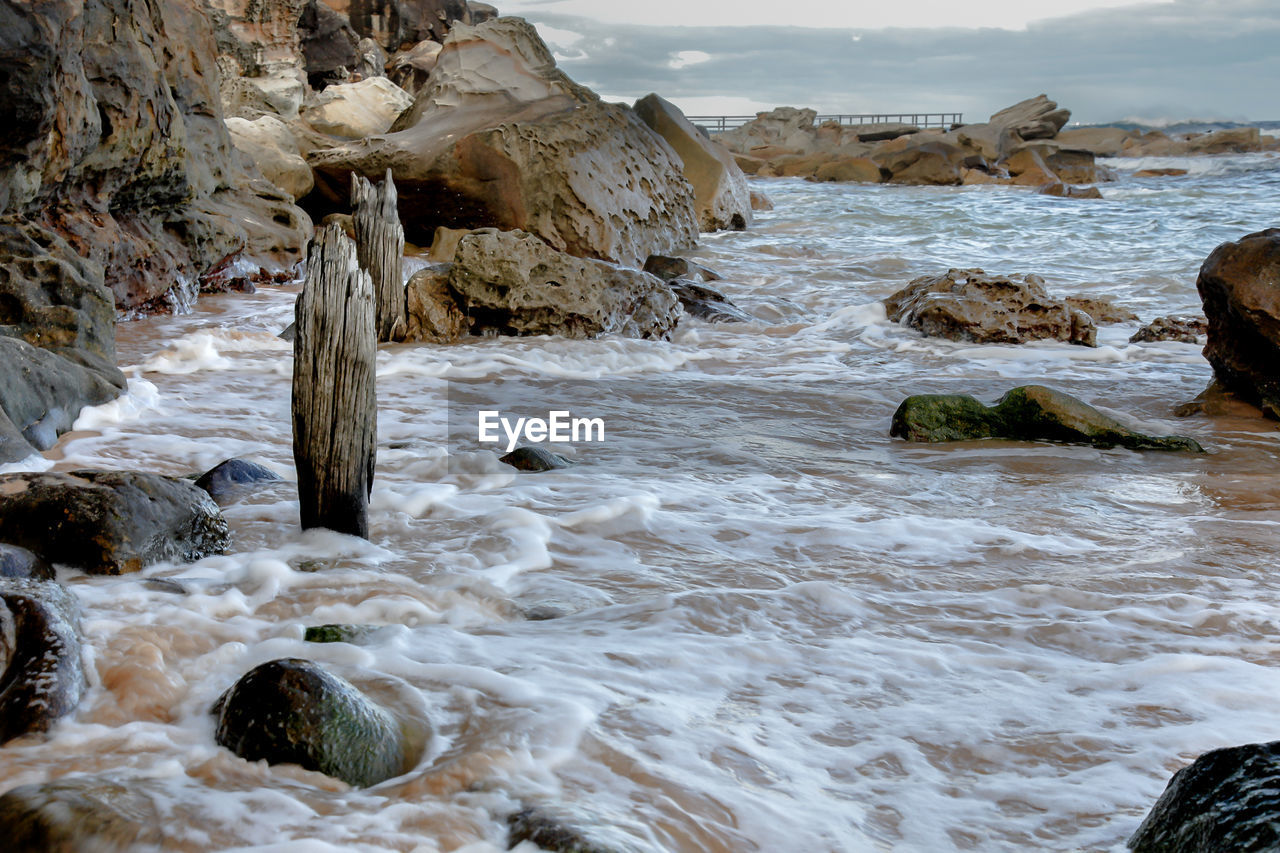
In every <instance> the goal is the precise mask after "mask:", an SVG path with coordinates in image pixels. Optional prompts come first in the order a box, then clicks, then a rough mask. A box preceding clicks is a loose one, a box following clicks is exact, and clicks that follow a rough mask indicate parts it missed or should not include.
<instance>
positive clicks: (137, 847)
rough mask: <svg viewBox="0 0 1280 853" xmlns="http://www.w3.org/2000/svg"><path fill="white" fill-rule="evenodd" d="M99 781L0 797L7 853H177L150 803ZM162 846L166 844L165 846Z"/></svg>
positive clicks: (65, 782)
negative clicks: (145, 852) (150, 852)
mask: <svg viewBox="0 0 1280 853" xmlns="http://www.w3.org/2000/svg"><path fill="white" fill-rule="evenodd" d="M140 787H141V786H140V785H139V783H138V782H137V780H130V781H129V782H128V783H127V784H125V783H122V782H119V781H113V780H109V779H105V778H103V777H100V776H69V777H65V778H62V779H57V780H55V781H53V782H44V783H41V784H36V785H22V786H20V787H17V788H12V789H10V790H9V791H6V792H5V794H4V795H3V796H0V836H2V837H3V838H4V840H5V849H6V850H8V851H10V853H88V851H92V853H135V851H143V850H175V849H181V844H182V840H179V839H178V838H175V837H173V836H172V835H170V834H169V833H167V832H166V831H165V827H166V826H167V825H172V824H173V821H172V820H166V818H165V817H164V816H162V815H161V813H160V809H159V808H157V807H156V804H155V801H154V799H152V798H151V797H150V796H148V795H147V794H145V793H143V792H142V791H140V790H139V788H140ZM166 842H168V843H166Z"/></svg>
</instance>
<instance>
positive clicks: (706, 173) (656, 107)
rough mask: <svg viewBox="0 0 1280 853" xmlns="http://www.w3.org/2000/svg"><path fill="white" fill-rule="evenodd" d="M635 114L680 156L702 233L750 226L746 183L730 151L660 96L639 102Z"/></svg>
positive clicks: (647, 96)
mask: <svg viewBox="0 0 1280 853" xmlns="http://www.w3.org/2000/svg"><path fill="white" fill-rule="evenodd" d="M635 111H636V115H638V116H640V118H641V119H642V120H643V121H644V123H645V124H647V125H649V127H651V128H652V129H653V130H654V132H655V133H657V134H658V135H660V136H661V137H662V138H663V139H665V140H666V141H667V144H668V145H670V146H671V147H672V148H674V149H675V152H676V154H677V155H679V157H680V161H681V163H682V164H683V165H684V176H685V178H686V179H687V180H688V181H689V183H690V184H691V185H692V186H693V196H694V201H695V203H696V205H697V210H698V226H699V227H700V228H701V229H702V230H703V231H720V230H723V229H729V230H733V231H741V230H743V229H744V228H746V227H747V226H748V225H750V224H751V194H750V191H749V190H748V189H747V179H746V177H745V176H744V175H743V174H742V170H741V169H740V168H738V164H737V163H735V162H734V160H733V156H732V155H731V154H730V153H729V151H728V149H726V148H725V147H724V146H723V145H719V144H717V143H715V142H712V141H711V140H710V139H708V138H707V137H706V135H704V134H703V133H701V132H699V130H698V129H697V128H696V127H694V126H693V124H691V123H690V122H689V120H688V119H687V118H685V116H684V113H682V112H680V110H679V108H677V107H676V106H675V105H674V104H672V103H671V102H670V101H667V100H664V99H663V98H660V97H658V96H657V95H646V96H645V97H643V98H641V99H640V100H638V101H636V104H635Z"/></svg>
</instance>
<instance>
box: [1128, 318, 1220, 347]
mask: <svg viewBox="0 0 1280 853" xmlns="http://www.w3.org/2000/svg"><path fill="white" fill-rule="evenodd" d="M1208 334H1209V323H1208V321H1206V320H1205V319H1204V318H1202V317H1157V318H1155V319H1154V320H1152V321H1151V322H1150V323H1147V324H1146V325H1145V326H1143V327H1142V328H1141V329H1139V330H1138V331H1136V332H1134V333H1133V337H1131V338H1129V343H1131V344H1138V343H1147V342H1151V341H1178V342H1179V343H1184V344H1198V343H1203V342H1204V340H1205V338H1206V336H1207V335H1208Z"/></svg>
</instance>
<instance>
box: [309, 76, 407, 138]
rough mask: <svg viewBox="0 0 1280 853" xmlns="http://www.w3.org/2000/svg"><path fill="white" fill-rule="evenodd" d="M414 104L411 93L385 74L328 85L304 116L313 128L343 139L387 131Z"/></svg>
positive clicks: (311, 102)
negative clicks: (354, 81)
mask: <svg viewBox="0 0 1280 853" xmlns="http://www.w3.org/2000/svg"><path fill="white" fill-rule="evenodd" d="M411 106H413V98H412V97H410V96H409V93H408V92H406V91H404V90H403V89H401V88H400V87H399V86H397V85H396V84H395V83H392V82H391V81H390V80H388V79H387V78H386V77H372V78H370V79H368V80H361V81H360V82H358V83H343V84H340V85H335V86H329V87H328V88H326V89H325V90H324V91H323V92H320V93H319V94H317V95H316V96H315V98H314V99H312V100H309V101H308V102H307V104H306V109H304V110H303V112H302V120H303V121H304V122H306V123H307V124H308V125H309V126H310V127H311V128H313V129H314V130H316V131H319V132H320V133H327V134H328V135H330V136H338V137H342V138H344V139H363V138H364V137H366V136H373V135H374V134H379V133H386V132H387V129H388V128H390V127H391V124H392V122H394V121H395V120H396V118H398V117H399V115H400V113H402V112H404V111H405V110H407V109H408V108H409V107H411Z"/></svg>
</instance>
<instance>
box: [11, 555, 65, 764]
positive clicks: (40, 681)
mask: <svg viewBox="0 0 1280 853" xmlns="http://www.w3.org/2000/svg"><path fill="white" fill-rule="evenodd" d="M0 667H3V673H2V674H0V744H2V743H5V742H7V741H10V740H12V739H13V738H15V737H18V736H20V735H24V734H28V733H31V732H44V731H48V730H49V727H50V726H52V725H53V723H54V721H55V720H57V719H58V718H59V717H62V716H65V715H66V714H69V713H71V711H73V710H74V709H75V707H76V705H77V704H78V703H79V702H80V695H81V694H82V693H83V692H84V689H85V679H84V665H83V663H82V661H81V657H80V617H79V615H78V613H77V609H76V602H75V599H74V598H73V597H72V596H71V594H70V593H69V592H67V591H66V590H65V589H64V588H63V587H62V586H61V585H60V584H57V583H54V582H53V581H45V580H29V579H14V578H5V579H0Z"/></svg>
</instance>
